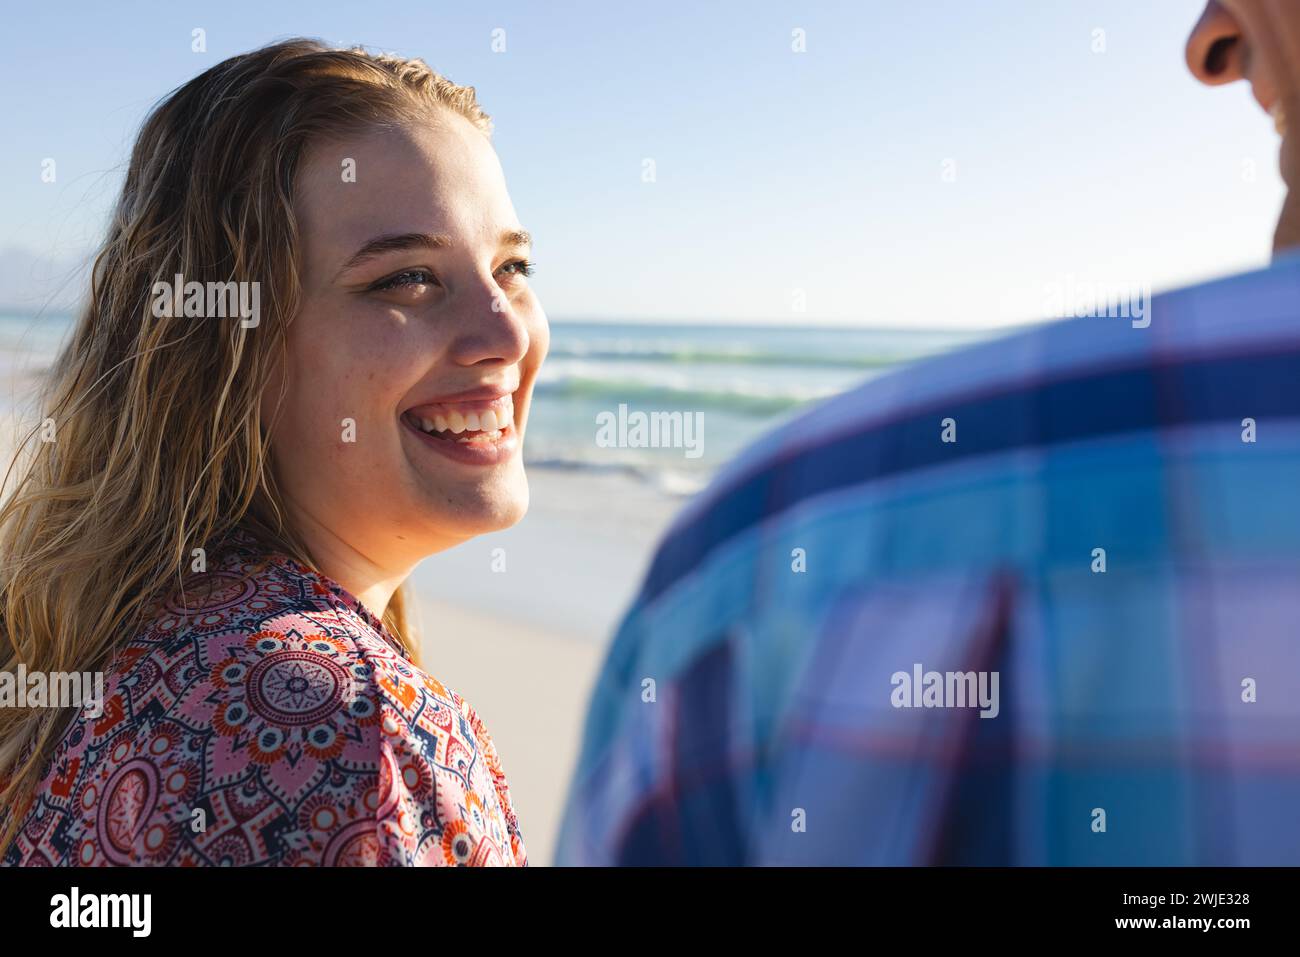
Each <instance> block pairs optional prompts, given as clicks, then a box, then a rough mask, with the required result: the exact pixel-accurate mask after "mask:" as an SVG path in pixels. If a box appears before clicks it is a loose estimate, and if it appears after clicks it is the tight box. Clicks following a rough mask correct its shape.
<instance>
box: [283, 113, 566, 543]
mask: <svg viewBox="0 0 1300 957" xmlns="http://www.w3.org/2000/svg"><path fill="white" fill-rule="evenodd" d="M296 186H297V196H296V198H295V213H296V216H297V220H298V227H299V236H300V240H299V241H300V249H301V253H300V256H301V266H300V269H301V276H302V285H303V298H302V304H301V309H300V311H299V313H298V314H297V315H296V316H295V317H294V319H293V320H292V322H291V323H290V324H289V328H288V332H287V338H288V353H287V361H286V365H285V372H286V373H287V393H286V395H285V397H284V400H283V408H282V411H281V413H280V417H279V420H278V421H277V422H276V423H275V427H274V432H273V433H272V439H271V449H272V457H273V459H274V461H275V468H276V475H277V478H278V480H279V482H280V485H281V489H282V491H283V493H284V495H285V497H286V499H287V500H288V508H289V510H290V512H291V514H292V515H293V517H294V520H295V523H296V525H297V527H298V528H300V529H301V530H302V531H303V533H304V535H305V536H307V537H308V538H309V539H310V538H311V537H312V536H313V535H314V536H315V537H316V538H317V539H320V537H321V536H322V535H323V536H326V537H330V538H333V539H338V540H341V542H343V543H346V545H347V546H348V547H350V548H351V549H354V550H355V551H357V552H359V553H360V554H361V555H364V556H365V557H366V558H367V559H368V560H369V561H371V562H373V563H374V564H376V565H379V566H381V567H390V568H406V567H409V566H410V565H413V564H414V563H415V562H417V561H419V560H420V559H421V558H423V557H425V556H426V555H429V554H432V553H433V552H436V551H439V550H441V549H444V548H448V547H450V546H452V545H455V544H457V543H458V542H461V541H464V540H465V539H467V538H470V537H472V536H474V535H477V534H480V533H482V532H488V531H493V530H496V529H501V528H505V527H508V526H510V525H512V524H514V523H515V522H517V521H518V520H519V519H520V518H521V517H522V516H523V514H524V512H525V511H526V510H527V508H528V484H527V480H526V478H525V476H524V467H523V461H522V456H521V452H522V449H521V447H522V445H523V440H524V433H525V429H526V425H527V421H528V408H529V404H530V398H531V396H532V390H533V383H534V381H535V379H536V376H537V370H538V367H539V366H540V365H541V362H542V359H543V358H544V357H545V355H546V350H547V345H548V341H549V334H548V330H547V325H546V317H545V314H544V313H543V312H542V308H541V306H540V304H539V303H538V301H537V297H536V296H535V295H534V294H533V292H532V289H531V288H530V287H529V283H528V279H527V277H526V275H525V272H526V269H527V260H528V257H529V254H530V249H529V239H528V237H527V234H526V233H524V231H523V227H522V226H521V225H520V223H519V220H518V217H517V216H516V215H515V210H514V207H513V206H512V204H511V202H510V197H509V195H508V193H507V192H506V185H505V179H504V177H503V175H502V171H501V164H500V163H499V162H498V160H497V156H496V153H495V151H494V150H493V149H492V147H491V145H490V144H489V142H488V140H487V138H486V137H485V136H484V135H483V134H482V133H480V132H479V131H478V130H477V129H476V128H475V127H474V126H473V125H471V124H470V122H469V121H468V120H466V119H464V118H462V117H461V116H460V115H458V114H454V113H452V112H450V111H445V110H437V111H434V112H432V113H431V114H430V115H429V117H428V119H427V121H425V122H421V123H418V124H416V123H411V124H407V125H405V126H404V127H402V128H400V129H396V130H383V131H374V132H369V133H365V134H358V135H356V136H352V137H347V138H344V139H341V140H338V141H331V142H326V143H318V144H316V145H315V146H314V147H313V148H311V149H309V150H308V152H307V155H306V156H305V158H304V162H303V165H302V168H301V169H300V172H299V179H298V182H297V184H296ZM279 388H280V380H279V377H277V376H273V377H272V380H271V383H270V386H269V387H268V389H267V392H266V394H265V395H264V396H263V406H262V411H263V417H264V421H267V422H269V421H270V415H271V413H272V410H273V409H274V404H275V402H276V399H277V395H278V392H279ZM430 426H432V427H433V430H434V433H435V434H428V433H427V432H426V431H425V429H427V428H428V427H430ZM333 544H334V547H337V544H338V543H337V542H334V543H333Z"/></svg>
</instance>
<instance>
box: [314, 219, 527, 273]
mask: <svg viewBox="0 0 1300 957" xmlns="http://www.w3.org/2000/svg"><path fill="white" fill-rule="evenodd" d="M451 245H452V242H451V238H450V237H449V236H443V235H438V236H431V235H429V234H428V233H395V234H393V235H389V236H376V237H375V238H374V239H368V240H366V241H365V242H364V243H362V244H361V248H360V249H358V250H357V251H356V252H355V253H353V254H352V255H351V257H349V258H348V261H347V262H345V263H344V264H343V265H342V267H341V268H340V269H339V275H342V274H343V273H345V272H347V271H348V270H349V269H354V268H355V267H357V266H360V265H361V264H362V263H364V262H366V261H367V260H370V259H373V258H374V257H376V256H380V255H383V254H384V253H391V252H397V251H399V250H402V249H447V248H449V247H450V246H451ZM532 245H533V237H532V234H531V233H529V232H528V230H526V229H507V230H506V231H505V232H503V233H502V234H501V247H502V248H503V249H505V248H516V247H519V246H525V247H528V248H530V249H531V248H532Z"/></svg>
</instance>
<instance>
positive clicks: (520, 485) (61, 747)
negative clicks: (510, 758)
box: [0, 40, 548, 865]
mask: <svg viewBox="0 0 1300 957" xmlns="http://www.w3.org/2000/svg"><path fill="white" fill-rule="evenodd" d="M490 132H491V124H490V121H489V119H488V117H487V115H486V114H485V113H484V112H483V111H482V110H481V109H480V108H479V106H478V104H477V102H476V100H475V94H474V90H473V88H471V87H460V86H456V85H455V84H453V83H451V82H449V81H448V80H447V79H445V78H443V77H441V76H439V75H438V74H436V73H434V72H433V71H432V70H430V69H429V68H428V67H427V66H426V65H425V64H424V63H423V62H421V61H419V60H405V59H399V58H395V57H389V56H374V55H370V54H367V53H365V52H362V51H357V50H346V51H345V50H334V49H330V48H328V47H326V46H324V45H322V44H319V43H316V42H311V41H304V40H294V41H290V42H285V43H279V44H276V45H274V46H270V47H266V48H264V49H261V50H257V51H254V52H252V53H248V54H245V55H242V56H236V57H233V58H231V59H229V60H227V61H225V62H223V63H220V64H218V65H217V66H215V67H213V68H212V69H210V70H208V71H207V72H205V73H204V74H202V75H201V76H199V77H197V78H196V79H194V80H191V81H190V82H188V83H186V84H185V85H184V86H182V87H180V88H179V89H177V90H176V91H174V92H173V93H172V94H171V95H170V96H169V97H168V98H167V99H166V100H165V101H163V102H162V104H161V105H160V106H158V107H157V108H156V109H155V110H154V112H153V114H152V115H151V116H150V117H149V119H148V120H147V121H146V123H145V125H144V127H143V129H142V131H141V133H140V136H139V139H138V141H137V143H136V145H135V149H134V152H133V154H132V156H131V161H130V166H129V169H128V171H127V176H126V182H125V185H124V187H123V191H122V196H121V200H120V202H119V204H118V206H117V210H116V213H115V215H114V218H113V220H112V223H111V225H110V227H109V231H108V238H107V240H106V241H105V243H104V246H103V249H102V251H101V252H100V253H99V255H98V258H97V259H96V261H95V266H94V272H93V280H92V288H91V290H90V296H89V302H88V304H87V306H86V308H85V310H84V312H83V314H82V315H81V317H80V321H79V323H78V325H77V327H76V330H75V333H74V334H73V336H72V338H71V340H70V342H69V344H68V345H67V346H66V348H65V350H64V352H63V354H62V355H61V356H60V358H59V360H58V362H57V365H56V367H55V369H54V371H53V375H52V378H51V380H50V383H49V391H48V395H47V396H46V398H45V399H44V400H43V402H44V406H43V413H42V414H43V416H44V417H45V418H44V421H43V422H42V423H41V424H40V426H39V427H38V428H37V429H35V430H34V431H33V433H32V435H31V436H29V438H28V453H27V454H26V455H25V457H24V459H23V467H22V470H21V471H20V473H19V474H18V481H17V482H16V483H15V485H14V487H13V491H12V494H11V496H10V497H9V498H8V499H7V500H6V503H5V506H4V508H3V509H2V510H0V555H2V556H3V559H2V562H0V633H2V634H3V639H4V640H3V645H2V646H0V669H3V670H7V671H10V672H14V671H16V670H17V669H18V667H19V666H20V665H23V666H25V668H26V672H27V674H29V675H30V674H33V673H37V672H40V673H45V674H53V673H70V672H86V671H102V672H103V674H104V700H103V705H102V709H99V708H97V707H93V706H91V705H87V706H85V707H82V708H80V709H76V708H73V709H63V710H59V709H53V708H31V707H28V708H0V775H2V776H3V779H2V780H0V786H3V791H0V823H2V824H3V832H2V835H0V842H2V843H0V854H3V860H4V862H5V863H6V864H20V865H22V864H45V865H48V864H54V865H63V864H199V865H219V864H236V865H250V864H284V865H291V864H293V865H296V864H342V863H356V864H519V865H522V864H524V863H525V862H526V855H525V851H524V845H523V840H522V837H521V832H520V827H519V821H518V817H517V815H516V812H515V808H514V807H513V806H512V803H511V800H510V792H509V789H508V787H507V785H506V779H505V776H504V774H503V772H502V768H501V763H500V760H499V758H498V756H497V753H496V751H495V748H494V747H493V744H492V739H491V737H490V736H489V735H488V733H487V730H486V729H485V727H484V726H483V723H482V721H481V720H480V718H479V716H478V715H477V714H476V713H475V711H474V709H473V708H472V707H471V706H470V705H469V704H468V703H467V702H465V701H464V700H463V699H462V698H461V697H460V696H459V695H458V694H456V692H455V691H453V690H451V689H449V688H447V687H445V686H443V685H442V684H440V683H439V682H438V681H437V680H436V679H435V678H434V677H432V676H431V675H429V674H427V673H425V672H424V671H422V670H421V669H420V668H419V667H417V665H416V663H415V660H416V659H415V650H416V648H415V636H414V635H413V633H412V630H411V627H410V625H409V623H408V621H407V617H406V612H405V605H404V602H403V598H402V582H403V581H404V579H405V578H406V577H407V575H408V574H409V573H410V572H411V570H412V568H413V567H414V566H415V565H416V564H417V563H418V562H419V561H420V560H421V559H423V558H425V557H426V556H428V555H431V554H433V553H435V552H438V551H440V550H442V549H446V548H450V547H452V546H453V545H456V544H458V543H460V542H464V541H466V540H467V539H469V538H472V537H474V536H475V535H478V534H480V533H483V532H488V531H493V530H497V529H501V528H505V527H507V526H509V525H512V524H513V523H515V522H517V521H518V520H519V519H520V518H521V517H522V516H523V514H524V512H525V510H526V509H527V505H528V486H527V482H526V479H525V476H524V469H523V464H522V460H521V445H522V443H523V439H524V432H525V427H526V423H527V420H528V408H529V400H530V396H531V394H532V389H533V384H534V381H535V379H536V376H537V372H538V367H539V366H540V364H541V362H542V359H543V357H544V356H545V353H546V348H547V342H548V333H547V326H546V319H545V316H544V314H543V312H542V310H541V307H540V306H539V304H538V302H537V299H536V297H535V296H534V295H533V293H532V291H531V290H530V288H529V284H528V280H527V276H528V275H529V273H530V272H531V264H530V263H529V261H528V256H529V238H528V234H527V233H526V232H525V231H524V230H523V228H522V226H521V225H520V223H519V220H518V218H517V216H516V214H515V210H514V208H513V207H512V205H511V202H510V198H509V196H508V194H507V191H506V186H505V182H504V179H503V176H502V172H501V167H500V164H499V162H498V161H497V158H496V154H495V152H494V151H493V149H492V147H491V145H490V143H489V135H490ZM232 284H233V285H232ZM443 640H450V636H444V639H443ZM462 640H473V637H472V636H463V638H462ZM101 710H102V713H99V712H100V711H101Z"/></svg>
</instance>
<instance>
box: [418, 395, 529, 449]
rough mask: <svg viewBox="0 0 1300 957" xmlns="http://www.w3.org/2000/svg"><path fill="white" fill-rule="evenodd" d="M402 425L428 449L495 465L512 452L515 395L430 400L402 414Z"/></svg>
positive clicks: (516, 438) (514, 433)
mask: <svg viewBox="0 0 1300 957" xmlns="http://www.w3.org/2000/svg"><path fill="white" fill-rule="evenodd" d="M401 420H402V424H403V425H404V426H405V427H406V428H407V429H409V430H411V431H412V432H414V433H415V434H416V435H417V436H418V437H419V439H420V441H421V442H422V443H423V444H424V445H426V446H428V447H429V448H431V449H433V450H435V451H437V452H440V453H442V454H443V455H445V456H447V457H448V458H451V459H454V460H456V461H458V462H465V463H467V464H470V465H495V464H497V463H499V462H502V461H504V460H505V459H506V458H508V457H509V456H510V455H512V454H513V453H514V452H515V449H516V448H517V446H518V444H519V443H518V433H517V430H516V427H515V407H514V397H513V396H511V395H509V394H506V395H498V396H496V397H494V398H486V399H475V400H470V401H460V402H431V403H425V404H424V405H419V406H414V407H413V408H410V409H408V410H407V411H405V412H403V413H402V415H401Z"/></svg>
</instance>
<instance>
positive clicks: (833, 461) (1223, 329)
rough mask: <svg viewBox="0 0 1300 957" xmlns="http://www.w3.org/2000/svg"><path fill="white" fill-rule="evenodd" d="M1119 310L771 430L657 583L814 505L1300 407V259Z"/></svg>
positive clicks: (821, 408)
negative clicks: (1129, 311)
mask: <svg viewBox="0 0 1300 957" xmlns="http://www.w3.org/2000/svg"><path fill="white" fill-rule="evenodd" d="M1110 311H1113V310H1096V311H1095V314H1093V315H1089V316H1084V317H1080V318H1073V319H1065V320H1056V321H1051V322H1046V323H1042V324H1040V325H1036V326H1033V327H1029V328H1025V329H1021V330H1018V331H1014V332H1011V333H1009V334H1003V335H998V336H995V337H990V338H988V339H986V340H983V341H981V342H979V343H977V344H974V345H970V346H967V347H965V348H961V349H958V350H955V351H952V352H948V353H945V354H943V355H939V356H935V357H932V358H928V359H924V360H921V361H917V362H914V363H912V364H909V365H907V366H905V367H902V368H898V369H895V370H893V371H891V372H889V373H887V374H884V375H881V376H879V377H877V378H875V379H872V380H869V381H867V382H865V383H863V384H862V385H860V386H858V387H856V388H854V389H852V390H850V391H848V392H845V393H842V394H840V395H838V396H836V397H834V398H833V399H829V400H826V401H824V402H822V403H820V404H818V405H817V406H815V407H813V408H811V409H809V410H807V411H805V412H804V413H802V414H800V415H798V416H796V417H795V418H793V419H791V420H790V421H788V422H786V423H785V424H783V425H782V426H780V427H778V428H777V429H775V430H773V431H772V432H770V433H768V434H767V435H765V436H764V437H762V438H761V439H759V440H758V441H757V442H755V443H754V444H753V445H751V446H750V447H748V448H747V449H745V450H744V451H743V452H741V453H740V454H739V455H738V456H736V458H735V459H733V460H732V461H731V462H730V463H728V464H727V465H726V466H725V467H724V468H722V469H721V470H720V471H719V473H718V474H717V476H716V477H715V479H714V480H713V481H712V482H711V484H710V485H709V487H708V488H706V489H705V490H704V491H703V492H702V493H700V494H699V495H698V496H697V497H696V498H695V499H693V500H692V501H691V502H690V503H689V504H688V505H687V506H686V508H685V509H683V511H682V512H681V514H679V516H678V517H677V519H676V520H675V521H674V523H673V525H672V527H671V528H670V529H669V531H668V533H667V535H666V536H665V538H664V540H663V542H662V543H661V547H660V549H659V553H658V555H657V557H656V560H655V563H654V564H653V565H652V568H651V571H650V574H649V576H648V579H647V583H646V588H647V592H648V594H649V595H650V596H653V595H654V594H657V593H658V592H659V591H661V590H662V589H663V588H665V587H666V586H667V584H668V583H669V582H670V581H672V580H674V579H675V578H676V577H677V576H678V574H679V573H680V572H681V571H682V570H683V569H686V568H689V567H694V566H696V565H698V563H699V560H700V557H701V556H702V554H703V553H704V552H705V551H707V550H708V549H710V548H711V547H712V546H714V545H716V544H717V543H720V542H722V541H726V540H731V539H734V538H735V537H737V536H739V535H741V534H744V533H745V532H747V531H752V530H754V529H756V528H758V527H759V526H760V525H761V526H763V527H765V528H767V529H772V528H774V527H777V526H779V525H780V524H781V522H782V519H781V516H783V515H790V514H794V513H795V511H796V509H797V507H799V506H802V505H805V504H806V503H809V502H810V501H812V500H819V501H823V502H824V501H828V500H829V497H831V496H838V497H839V498H840V499H841V500H842V499H844V498H845V497H851V496H854V495H873V494H875V493H877V492H878V491H880V490H881V489H889V488H896V487H898V486H902V485H908V484H910V483H913V482H914V481H918V480H919V481H922V482H923V483H925V484H927V485H928V486H955V485H963V484H969V483H971V482H973V481H975V480H976V476H975V472H976V471H979V470H982V471H983V472H984V473H985V475H986V476H987V477H989V478H991V479H995V478H996V475H995V473H998V472H999V470H1014V469H1017V468H1021V471H1022V472H1024V474H1023V475H1021V476H1020V479H1021V480H1023V481H1028V482H1034V481H1038V480H1039V479H1040V478H1042V477H1043V476H1042V472H1041V470H1040V471H1039V472H1038V473H1031V472H1029V471H1028V470H1027V469H1024V468H1022V466H1023V463H1024V461H1025V460H1026V459H1027V458H1032V457H1034V456H1038V455H1040V453H1043V452H1044V451H1045V450H1046V451H1049V452H1050V451H1051V450H1053V449H1062V448H1068V447H1073V446H1075V445H1077V444H1079V443H1094V444H1097V443H1102V444H1104V443H1106V442H1107V441H1112V440H1117V439H1119V438H1121V437H1122V438H1123V440H1124V441H1130V442H1136V443H1138V444H1141V443H1143V442H1149V443H1151V444H1152V445H1153V446H1158V445H1159V444H1160V442H1161V439H1162V433H1164V432H1167V431H1170V430H1175V429H1182V428H1196V427H1198V426H1203V425H1205V424H1206V423H1211V422H1213V423H1218V424H1222V425H1223V426H1224V427H1225V428H1226V426H1228V425H1232V424H1234V423H1240V421H1241V419H1242V418H1245V417H1248V416H1250V415H1251V413H1252V412H1254V413H1256V414H1257V415H1274V414H1277V415H1292V414H1300V408H1291V407H1290V405H1296V404H1300V395H1297V393H1296V390H1294V389H1291V388H1289V387H1287V386H1286V385H1285V383H1287V382H1289V381H1294V378H1295V374H1296V369H1297V362H1298V361H1300V257H1288V258H1286V259H1284V260H1282V261H1280V262H1279V263H1278V264H1276V265H1274V266H1273V267H1271V268H1269V269H1265V270H1260V271H1258V272H1253V273H1246V274H1242V275H1238V276H1233V277H1229V278H1226V279H1221V280H1217V281H1214V282H1210V283H1205V284H1202V285H1199V286H1193V287H1189V288H1186V289H1180V290H1176V291H1172V292H1168V293H1164V294H1161V295H1158V296H1155V297H1154V298H1152V299H1150V300H1149V302H1148V303H1147V304H1146V305H1145V306H1144V308H1143V310H1142V312H1141V314H1134V315H1131V316H1124V315H1110V314H1108V312H1110ZM1288 403H1290V405H1288ZM1224 434H1225V435H1226V434H1227V433H1226V432H1225V433H1224ZM1235 434H1236V433H1235V431H1234V432H1233V435H1234V436H1235ZM1017 463H1019V464H1017Z"/></svg>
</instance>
